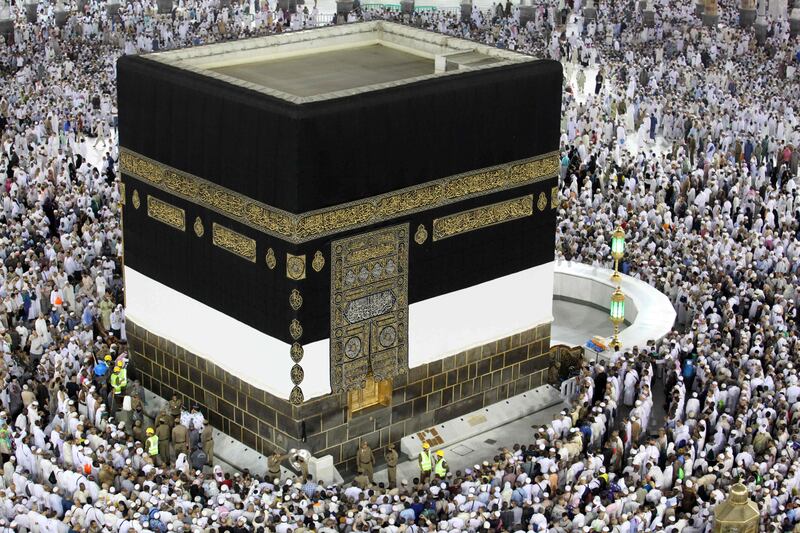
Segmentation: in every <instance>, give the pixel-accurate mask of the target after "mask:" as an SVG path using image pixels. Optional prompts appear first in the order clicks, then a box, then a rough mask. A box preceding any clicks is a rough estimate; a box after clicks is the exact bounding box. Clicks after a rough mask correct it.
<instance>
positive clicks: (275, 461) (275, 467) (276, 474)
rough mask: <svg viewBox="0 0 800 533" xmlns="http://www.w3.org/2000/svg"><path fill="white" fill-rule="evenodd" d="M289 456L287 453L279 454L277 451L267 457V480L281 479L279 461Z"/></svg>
mask: <svg viewBox="0 0 800 533" xmlns="http://www.w3.org/2000/svg"><path fill="white" fill-rule="evenodd" d="M287 457H289V456H288V455H281V454H279V453H278V452H277V451H276V452H275V453H273V454H272V455H270V456H269V458H268V459H267V473H268V474H269V481H270V482H272V480H274V479H281V463H282V462H283V461H284V460H285V459H286V458H287Z"/></svg>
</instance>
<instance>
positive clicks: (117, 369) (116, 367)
mask: <svg viewBox="0 0 800 533" xmlns="http://www.w3.org/2000/svg"><path fill="white" fill-rule="evenodd" d="M120 370H122V367H121V366H115V367H114V372H119V371H120Z"/></svg>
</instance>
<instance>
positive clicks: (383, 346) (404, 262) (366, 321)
mask: <svg viewBox="0 0 800 533" xmlns="http://www.w3.org/2000/svg"><path fill="white" fill-rule="evenodd" d="M330 343H331V344H330V351H331V390H332V391H333V392H334V393H336V392H342V391H350V390H353V389H358V388H363V387H364V385H365V384H366V382H367V378H368V377H369V378H371V379H373V380H375V381H382V380H387V379H391V378H393V377H394V376H396V375H398V374H401V373H403V372H406V371H407V370H408V224H401V225H399V226H392V227H388V228H382V229H379V230H376V231H373V232H370V233H366V234H363V235H357V236H354V237H348V238H346V239H341V240H338V241H334V242H333V244H332V245H331V341H330Z"/></svg>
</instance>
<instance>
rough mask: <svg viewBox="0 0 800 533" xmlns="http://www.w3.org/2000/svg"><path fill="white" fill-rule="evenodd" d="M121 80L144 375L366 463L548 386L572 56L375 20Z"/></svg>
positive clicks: (282, 437) (229, 424)
mask: <svg viewBox="0 0 800 533" xmlns="http://www.w3.org/2000/svg"><path fill="white" fill-rule="evenodd" d="M117 71H118V76H117V77H118V102H119V104H118V105H119V139H120V167H121V169H122V174H123V184H124V194H123V201H124V209H123V225H124V246H125V253H124V264H125V268H124V276H125V288H126V289H125V293H126V309H127V311H126V316H127V335H128V339H129V344H130V352H131V357H132V363H133V364H132V367H133V369H132V374H134V375H135V376H137V377H139V378H140V379H141V380H142V383H143V385H144V386H145V387H146V388H147V389H149V390H151V391H153V392H154V393H155V394H158V395H160V396H162V397H165V398H169V397H171V396H172V394H178V395H179V397H180V398H181V399H182V400H183V401H184V402H185V403H186V404H187V405H188V404H197V405H199V406H200V409H201V410H202V411H203V412H204V413H205V414H206V416H207V418H208V419H209V420H210V422H211V423H212V424H213V425H214V426H215V427H217V428H218V429H220V430H221V431H223V432H225V433H227V434H229V435H231V436H232V437H233V438H235V439H238V440H240V441H242V442H243V443H244V444H246V445H248V446H250V447H252V448H253V449H255V450H257V451H258V452H259V453H270V452H272V451H273V450H287V449H289V448H307V449H309V450H310V451H311V452H312V453H313V454H314V455H316V456H323V455H328V454H330V455H331V456H332V457H333V461H334V463H335V464H336V465H337V466H338V467H339V468H340V469H342V470H344V471H352V470H353V468H352V467H353V465H354V456H355V451H356V448H357V446H358V445H359V442H360V441H361V440H366V441H367V442H368V443H369V444H370V446H371V447H372V449H373V450H374V451H375V452H376V453H375V456H376V457H382V456H383V454H382V453H381V452H382V448H383V447H384V446H386V444H388V443H389V442H392V443H394V444H398V442H399V440H400V439H401V438H402V437H403V436H406V435H409V434H412V433H415V432H418V431H422V430H424V429H426V428H429V427H431V426H434V425H435V424H438V423H441V422H443V421H446V420H450V419H453V418H455V417H459V416H462V415H464V414H466V413H469V412H472V411H475V410H477V409H481V408H483V407H485V406H488V405H491V404H493V403H496V402H498V401H503V400H504V399H507V398H509V397H511V396H514V395H516V394H520V393H522V392H525V391H527V390H530V389H531V388H534V387H537V386H539V385H542V384H543V382H544V379H545V374H546V372H547V370H548V367H549V364H550V356H549V350H550V323H551V322H552V292H553V257H554V241H555V216H556V215H555V213H556V211H555V207H556V206H555V203H556V191H557V189H556V185H557V179H558V177H557V176H558V170H559V157H558V153H557V149H558V139H559V120H560V106H561V90H562V71H561V66H560V64H559V63H557V62H555V61H549V60H537V59H535V58H533V57H530V56H526V55H522V54H518V53H515V52H511V51H507V50H503V49H499V48H495V47H491V46H487V45H483V44H479V43H475V42H472V41H468V40H462V39H458V38H453V37H449V36H445V35H440V34H437V33H433V32H428V31H424V30H420V29H417V28H413V27H409V26H405V25H400V24H394V23H388V22H383V21H373V22H363V23H355V24H346V25H341V26H332V27H326V28H320V29H313V30H306V31H298V32H289V33H283V34H275V35H270V36H266V37H259V38H252V39H246V40H240V41H233V42H224V43H217V44H211V45H205V46H197V47H193V48H187V49H180V50H173V51H166V52H156V53H152V54H147V55H142V56H126V57H122V58H120V59H119V61H118V63H117Z"/></svg>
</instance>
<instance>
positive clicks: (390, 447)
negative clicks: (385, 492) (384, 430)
mask: <svg viewBox="0 0 800 533" xmlns="http://www.w3.org/2000/svg"><path fill="white" fill-rule="evenodd" d="M383 457H384V459H386V473H387V474H388V476H389V488H391V489H393V488H395V487H396V486H397V460H398V456H397V451H396V450H395V449H394V444H392V443H391V442H390V443H389V444H387V445H386V450H385V451H384V452H383Z"/></svg>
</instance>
